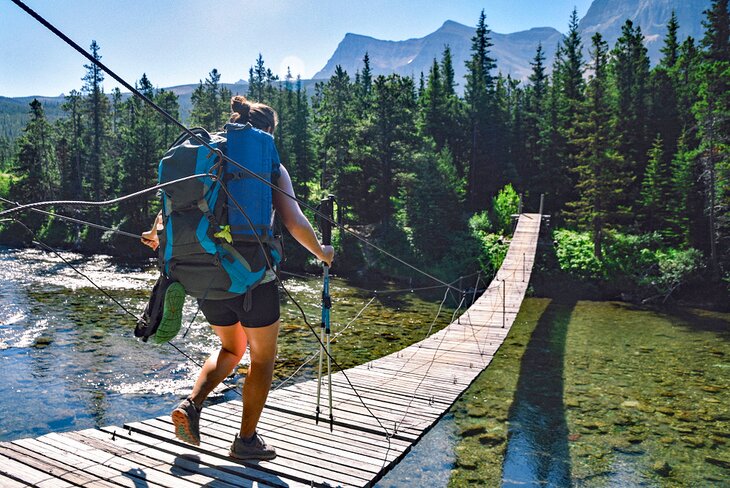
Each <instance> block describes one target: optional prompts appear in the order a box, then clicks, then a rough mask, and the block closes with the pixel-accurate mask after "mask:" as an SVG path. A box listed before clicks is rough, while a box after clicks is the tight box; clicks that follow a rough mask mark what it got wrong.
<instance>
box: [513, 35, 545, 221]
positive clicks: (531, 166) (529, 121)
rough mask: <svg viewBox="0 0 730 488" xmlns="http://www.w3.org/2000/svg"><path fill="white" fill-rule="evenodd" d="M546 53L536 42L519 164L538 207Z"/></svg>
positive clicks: (529, 194)
mask: <svg viewBox="0 0 730 488" xmlns="http://www.w3.org/2000/svg"><path fill="white" fill-rule="evenodd" d="M544 63H545V53H544V52H543V49H542V44H538V45H537V51H536V52H535V57H534V58H533V60H532V62H531V63H530V65H531V66H532V73H531V74H530V77H529V78H528V81H529V83H530V84H529V85H528V86H527V87H526V88H525V102H524V103H525V109H524V112H525V114H524V128H523V133H524V138H523V143H524V156H523V159H522V161H520V162H519V163H520V164H519V173H520V178H521V180H522V181H523V183H524V189H525V192H526V193H527V195H526V197H527V198H526V203H527V204H528V205H530V206H531V207H532V208H536V206H537V204H538V197H539V194H540V190H539V187H540V184H539V181H540V180H541V179H542V176H541V174H540V173H541V167H542V166H543V164H542V161H543V157H544V154H543V150H542V143H541V141H542V137H541V126H542V125H543V124H544V117H545V110H546V107H545V105H546V97H547V90H548V88H549V86H548V77H547V74H546V73H545V64H544Z"/></svg>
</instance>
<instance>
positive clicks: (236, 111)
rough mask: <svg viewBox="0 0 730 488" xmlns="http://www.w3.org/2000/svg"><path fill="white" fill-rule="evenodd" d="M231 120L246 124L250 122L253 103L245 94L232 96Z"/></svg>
mask: <svg viewBox="0 0 730 488" xmlns="http://www.w3.org/2000/svg"><path fill="white" fill-rule="evenodd" d="M231 112H232V113H231V119H230V121H231V122H238V123H239V124H245V123H246V122H248V117H249V113H250V112H251V104H250V103H249V101H248V100H246V97H244V96H243V95H236V96H235V97H232V98H231Z"/></svg>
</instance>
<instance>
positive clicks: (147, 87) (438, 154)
mask: <svg viewBox="0 0 730 488" xmlns="http://www.w3.org/2000/svg"><path fill="white" fill-rule="evenodd" d="M703 25H704V29H705V33H704V37H703V38H702V39H693V38H691V37H688V38H686V39H679V38H678V29H679V25H678V22H677V19H676V16H674V15H672V17H671V18H670V19H668V23H667V32H666V35H665V37H664V39H663V47H662V51H661V52H662V58H661V60H660V61H659V63H658V64H656V65H655V66H651V65H650V61H649V58H648V56H647V50H646V48H645V46H644V36H643V35H642V32H641V29H640V28H639V27H638V26H635V25H634V24H633V23H632V22H631V21H629V20H627V21H626V22H625V24H624V25H623V28H622V35H621V37H620V38H619V39H618V41H617V42H616V43H615V45H614V46H608V45H607V43H606V41H605V40H604V39H603V38H602V36H601V34H595V35H594V36H593V37H592V38H591V40H590V45H589V46H583V41H582V39H581V37H580V35H579V33H578V17H577V12H576V11H575V10H574V11H573V12H572V15H571V16H570V19H569V30H568V33H567V34H566V35H565V37H564V39H563V41H562V43H561V44H560V46H559V47H558V51H557V54H556V56H555V59H554V60H547V59H546V58H545V55H544V53H543V48H542V46H538V47H537V50H536V52H535V55H534V58H533V60H532V63H531V65H532V72H531V75H530V77H529V80H527V81H526V82H520V81H519V80H515V79H512V78H511V77H510V76H503V75H502V74H501V73H499V72H495V71H496V59H494V58H493V57H492V53H491V51H490V47H491V46H492V43H491V40H490V34H491V32H490V30H489V28H488V25H487V22H486V15H485V13H484V11H482V13H481V15H480V16H479V18H478V22H477V28H476V34H475V36H474V37H473V39H472V46H471V56H470V59H469V60H468V62H467V75H466V77H465V79H464V80H457V79H455V77H454V67H453V63H452V57H451V51H450V48H449V46H445V47H444V50H443V53H442V56H441V58H440V59H434V61H433V64H432V66H431V68H430V70H429V72H428V73H421V75H420V77H418V78H412V77H404V76H400V75H396V74H392V75H388V76H383V75H379V76H374V75H373V74H372V71H371V67H370V60H369V58H368V55H367V53H365V55H364V58H363V60H362V69H360V70H359V71H358V72H356V73H347V72H345V71H344V70H342V69H341V68H338V69H337V70H336V72H335V74H334V75H333V76H332V77H331V78H330V79H329V80H324V81H320V82H318V83H317V84H316V86H315V89H314V93H313V95H311V96H310V94H308V93H307V92H306V91H305V90H304V89H303V87H302V82H301V80H299V79H293V78H292V77H291V76H287V77H285V78H284V79H279V77H277V76H275V75H274V74H273V72H272V71H271V70H270V69H269V68H267V66H266V65H265V62H264V59H263V57H262V56H261V55H259V57H258V59H257V60H256V61H255V63H254V65H253V66H252V67H251V68H250V70H249V80H248V81H249V86H248V92H247V93H245V95H246V96H247V97H248V98H250V99H251V100H255V101H260V102H264V103H267V104H269V105H271V106H272V107H274V108H275V109H276V110H277V112H278V114H279V121H280V123H279V125H278V127H277V129H276V133H275V139H276V144H277V147H278V149H279V153H280V156H281V160H282V162H283V164H284V165H285V166H286V167H287V169H288V170H289V172H290V174H291V176H292V180H293V182H294V186H295V191H296V193H297V196H298V197H300V198H302V199H304V200H306V201H309V202H311V204H312V205H316V204H317V203H318V202H319V200H320V199H321V198H322V197H324V196H325V195H327V194H333V195H334V196H335V198H336V201H337V210H338V212H337V213H338V218H339V219H340V220H341V222H342V224H343V225H344V226H346V227H348V228H350V229H352V230H354V231H356V232H358V233H360V234H361V235H363V236H364V237H366V238H367V239H370V240H372V241H373V242H375V243H377V244H378V245H379V246H381V247H383V248H385V249H388V250H389V252H391V253H393V254H395V255H396V256H398V257H400V258H403V259H405V260H407V261H409V262H411V263H413V264H415V265H417V266H419V267H420V268H423V269H425V270H427V271H428V272H430V273H433V274H435V275H436V276H438V277H440V278H442V279H445V280H448V281H451V280H454V279H455V278H458V276H459V275H466V274H468V273H470V272H473V271H476V269H477V268H480V269H481V270H482V271H484V272H485V273H486V274H489V273H492V272H493V271H494V270H496V269H497V268H498V267H499V265H500V262H501V259H502V257H503V255H504V253H505V252H506V247H507V244H508V237H509V233H510V231H511V228H512V215H513V214H515V213H516V212H517V211H518V209H519V208H521V209H523V210H524V211H527V212H537V211H538V207H539V205H540V200H541V195H542V196H543V198H544V213H546V214H550V231H551V233H552V234H551V236H550V239H549V240H551V241H552V242H553V243H554V247H553V251H552V252H553V260H552V261H550V260H548V261H549V262H554V268H553V269H552V270H547V271H548V272H550V271H554V272H561V273H565V274H567V275H569V276H571V277H573V278H574V279H577V280H582V281H584V282H592V283H599V284H604V285H610V286H611V287H613V288H616V289H631V290H638V291H637V292H638V293H640V294H641V296H642V297H645V298H661V299H666V297H668V296H669V295H671V294H672V293H673V292H675V290H677V289H681V288H682V287H683V286H685V285H688V284H698V283H712V284H714V285H713V286H719V287H721V288H722V287H724V288H725V289H726V288H727V287H728V285H729V284H730V156H729V151H728V150H729V149H730V146H729V144H730V141H729V136H730V95H729V93H730V90H729V89H728V88H729V85H730V44H729V40H728V37H729V32H730V17H729V15H728V2H727V0H715V1H713V3H712V5H711V7H710V8H709V9H708V10H707V11H706V12H705V20H704V22H703ZM586 47H587V49H585V48H586ZM90 52H91V53H92V54H93V56H94V57H95V58H97V59H101V47H100V46H99V45H98V44H97V43H96V42H93V43H92V44H91V47H90ZM586 53H587V54H586ZM84 69H85V75H84V77H83V85H82V86H81V87H80V88H79V90H73V91H71V92H70V93H69V94H68V95H66V97H65V102H64V103H63V105H62V107H61V109H62V115H61V116H60V118H58V119H57V120H53V121H49V119H48V118H47V116H46V112H45V110H44V106H43V104H42V103H41V102H40V101H38V100H34V101H33V102H32V103H30V107H29V112H30V120H29V122H28V124H27V126H26V127H25V128H24V130H23V133H22V135H21V136H20V137H18V138H17V139H14V140H11V139H10V138H8V137H4V138H3V139H1V140H0V158H2V159H0V196H1V197H3V198H6V199H8V200H9V201H10V202H6V204H5V205H4V206H5V208H8V207H9V206H10V205H12V202H20V203H28V202H35V201H42V200H58V199H64V200H65V199H69V200H94V201H100V200H105V199H110V198H113V197H115V196H120V195H125V194H129V193H133V192H136V191H139V190H141V189H144V188H148V187H152V186H154V185H155V184H156V183H157V165H158V162H159V160H160V158H161V157H162V155H163V154H164V153H165V151H166V149H167V148H168V146H169V144H170V143H171V142H172V141H174V140H175V139H176V138H177V136H178V135H179V131H178V129H177V128H176V127H175V126H174V125H173V124H171V123H170V122H169V121H166V120H165V119H163V118H162V117H161V116H160V115H159V114H157V113H156V112H155V111H154V110H153V109H151V108H150V107H149V106H147V105H145V104H144V103H143V102H142V101H141V100H140V99H138V98H136V97H129V96H125V95H123V94H122V93H121V92H120V91H119V90H118V89H115V90H113V91H112V92H111V93H105V91H104V89H103V82H104V73H103V72H102V71H101V70H100V69H99V68H98V67H97V66H96V65H94V64H88V65H84ZM220 78H221V73H219V72H218V71H217V70H216V69H212V70H211V71H210V72H209V73H208V74H207V76H206V77H205V79H204V80H201V81H200V83H199V85H198V86H197V88H196V90H195V92H194V93H193V96H192V103H193V106H192V110H191V112H190V114H189V117H188V118H187V120H186V121H185V123H186V125H187V126H190V127H192V126H197V127H204V128H206V129H208V130H209V131H217V130H220V129H221V128H222V127H223V125H224V124H225V123H226V122H227V120H228V116H229V113H230V111H229V101H230V98H231V96H232V95H234V94H235V93H231V91H230V90H229V89H228V88H225V87H222V86H221V84H220ZM136 86H137V88H138V89H139V90H140V91H141V92H142V93H143V94H144V95H145V96H147V97H148V98H149V99H151V100H154V101H155V102H156V103H157V104H158V105H160V107H162V108H163V109H165V110H166V111H167V112H168V113H170V114H172V116H173V117H176V118H179V115H180V113H179V112H180V110H179V103H178V99H177V96H176V95H175V94H174V93H172V92H171V91H168V90H164V89H159V88H156V87H155V85H154V83H153V80H150V79H148V77H147V76H146V75H145V74H142V76H141V77H140V79H139V80H137V81H136ZM462 87H463V89H462ZM158 209H159V202H158V197H157V196H156V195H155V194H154V193H152V194H147V195H145V196H142V197H139V198H136V199H133V200H127V201H124V202H122V203H120V204H119V205H116V206H108V207H59V208H55V209H54V208H46V210H49V211H52V212H58V213H59V214H64V215H69V216H73V217H76V218H80V219H84V220H88V221H91V222H95V223H100V224H103V225H105V226H109V227H113V228H115V229H121V230H124V231H127V232H131V233H135V234H139V233H141V232H142V231H143V230H146V229H147V228H149V226H150V224H151V222H152V220H153V217H154V215H155V214H156V213H157V211H158ZM17 218H18V220H20V221H22V223H23V224H24V225H25V226H27V228H28V229H27V230H26V229H24V228H22V227H21V226H20V225H19V224H17V223H16V222H14V221H4V222H1V223H0V225H2V229H1V230H0V240H2V242H3V243H5V244H13V245H29V244H30V242H31V240H32V239H37V240H40V241H42V242H45V243H47V244H50V245H53V246H58V247H62V248H66V249H74V250H79V251H82V252H88V253H94V252H105V253H111V254H115V255H119V256H122V257H127V258H129V259H130V260H131V259H132V258H135V259H138V258H139V257H143V258H144V257H147V258H149V257H152V254H151V251H149V250H147V249H145V248H144V247H143V246H142V245H141V244H139V242H137V241H135V240H134V239H130V238H128V237H125V236H119V235H116V234H114V233H112V232H102V231H99V230H96V229H93V228H89V227H86V226H82V225H76V224H69V223H68V222H65V221H62V220H59V219H54V218H48V217H47V216H44V215H40V214H37V213H30V212H28V213H23V214H19V215H18V216H17ZM34 236H35V237H34ZM335 237H336V239H335V245H336V248H337V253H338V257H337V259H336V261H335V268H334V269H333V270H334V271H335V272H338V273H341V274H343V275H356V274H359V275H362V274H365V273H369V272H372V273H376V274H377V275H379V276H383V277H388V278H399V279H405V280H409V279H413V280H418V279H420V278H418V277H417V276H416V275H414V274H413V272H412V271H410V270H408V269H406V268H403V267H401V266H399V265H397V263H395V262H394V261H392V260H390V259H389V258H388V257H386V256H384V255H381V254H380V253H378V252H376V251H374V250H372V249H370V248H368V247H364V246H363V244H362V242H360V241H358V240H356V239H354V238H352V237H351V236H349V235H348V234H346V233H336V236H335ZM287 252H288V259H287V264H285V266H286V267H289V268H294V269H307V267H310V268H311V267H312V266H313V265H314V264H315V263H311V262H307V257H306V256H305V255H304V254H302V253H301V252H300V251H298V249H297V247H296V246H293V245H288V246H287Z"/></svg>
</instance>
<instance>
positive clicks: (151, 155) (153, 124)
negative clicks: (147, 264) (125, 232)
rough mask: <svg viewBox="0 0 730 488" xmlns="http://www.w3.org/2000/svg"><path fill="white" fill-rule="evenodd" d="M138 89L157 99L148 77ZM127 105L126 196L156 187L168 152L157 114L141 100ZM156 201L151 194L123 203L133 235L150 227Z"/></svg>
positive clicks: (126, 220) (125, 139) (124, 214)
mask: <svg viewBox="0 0 730 488" xmlns="http://www.w3.org/2000/svg"><path fill="white" fill-rule="evenodd" d="M137 89H138V90H139V91H140V92H141V93H142V94H143V95H144V96H145V97H147V98H148V99H150V100H154V99H155V98H156V90H155V89H154V87H153V85H152V83H151V82H150V80H149V78H147V75H146V74H143V75H142V78H141V79H140V80H139V82H138V83H137ZM126 105H127V107H126V108H127V113H128V116H127V120H126V124H125V127H124V129H123V133H122V141H123V147H124V150H123V153H122V168H123V178H122V189H121V190H122V193H123V194H129V193H134V192H136V191H139V190H140V189H142V188H147V187H150V186H153V185H154V184H155V183H156V179H157V164H158V162H159V160H160V158H161V157H162V152H163V150H164V149H163V147H162V144H161V141H160V134H161V130H160V124H159V123H158V115H157V113H156V112H155V111H154V110H153V109H152V108H151V107H150V106H149V105H148V104H146V103H144V102H143V101H142V100H141V99H139V98H137V97H132V98H130V99H129V100H128V101H127V102H126ZM156 198H157V197H156V195H154V194H150V195H147V196H144V197H140V198H138V199H134V200H126V201H124V202H122V204H121V205H120V211H121V216H122V219H123V221H124V222H125V224H126V225H125V226H126V227H128V229H129V230H130V231H134V230H136V229H142V228H145V227H147V226H148V225H149V222H150V221H151V220H152V218H153V214H154V213H156V212H157V205H156V203H154V201H155V200H156Z"/></svg>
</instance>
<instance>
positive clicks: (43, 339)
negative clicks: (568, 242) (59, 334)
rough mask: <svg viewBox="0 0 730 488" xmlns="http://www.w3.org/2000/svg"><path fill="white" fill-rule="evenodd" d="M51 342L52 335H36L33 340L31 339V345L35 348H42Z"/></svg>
mask: <svg viewBox="0 0 730 488" xmlns="http://www.w3.org/2000/svg"><path fill="white" fill-rule="evenodd" d="M52 342H53V337H51V336H44V335H42V336H38V337H36V339H35V341H33V347H35V348H36V349H43V348H44V347H47V346H49V345H50V344H51V343H52Z"/></svg>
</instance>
